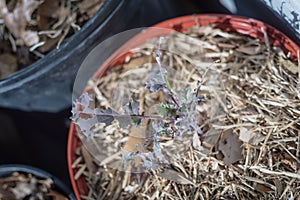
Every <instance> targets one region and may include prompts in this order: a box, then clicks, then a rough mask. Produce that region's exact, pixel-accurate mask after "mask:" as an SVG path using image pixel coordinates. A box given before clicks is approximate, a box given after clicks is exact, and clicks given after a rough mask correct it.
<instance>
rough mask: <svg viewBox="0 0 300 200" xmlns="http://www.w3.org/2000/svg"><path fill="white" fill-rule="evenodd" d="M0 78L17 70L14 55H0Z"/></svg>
mask: <svg viewBox="0 0 300 200" xmlns="http://www.w3.org/2000/svg"><path fill="white" fill-rule="evenodd" d="M0 66H1V67H0V79H2V78H5V77H7V76H8V75H9V74H11V73H13V72H15V71H16V70H17V58H16V56H14V55H12V54H9V53H4V54H1V55H0Z"/></svg>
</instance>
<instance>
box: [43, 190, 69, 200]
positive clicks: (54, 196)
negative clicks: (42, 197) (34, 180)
mask: <svg viewBox="0 0 300 200" xmlns="http://www.w3.org/2000/svg"><path fill="white" fill-rule="evenodd" d="M47 196H48V197H51V199H55V200H67V199H68V198H66V197H65V196H63V195H61V194H59V193H58V192H55V191H54V190H50V191H49V193H48V194H47Z"/></svg>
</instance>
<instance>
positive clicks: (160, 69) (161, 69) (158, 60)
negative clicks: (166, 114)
mask: <svg viewBox="0 0 300 200" xmlns="http://www.w3.org/2000/svg"><path fill="white" fill-rule="evenodd" d="M161 40H162V37H160V38H159V43H158V48H157V51H156V54H157V56H156V57H155V59H156V62H157V64H158V67H159V71H160V75H161V78H162V80H163V81H164V85H165V87H164V88H165V89H166V90H167V93H168V95H169V96H170V97H171V99H172V101H173V102H174V104H175V105H176V107H177V109H179V108H180V106H179V104H178V102H177V101H176V99H175V97H174V94H173V92H172V88H171V85H170V83H169V81H168V79H167V76H166V73H164V72H163V67H162V64H161V51H160V44H161Z"/></svg>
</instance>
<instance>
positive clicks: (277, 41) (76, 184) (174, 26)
mask: <svg viewBox="0 0 300 200" xmlns="http://www.w3.org/2000/svg"><path fill="white" fill-rule="evenodd" d="M207 24H217V26H216V27H217V28H220V29H222V30H225V31H228V32H238V33H241V34H244V35H248V36H251V37H254V38H259V39H260V40H261V41H263V42H264V41H265V36H264V31H265V33H267V35H268V39H269V43H270V45H271V46H279V47H281V49H282V50H283V51H284V53H285V54H289V55H290V59H291V60H292V61H294V62H296V61H297V60H298V57H297V51H299V47H298V46H297V45H296V44H295V43H294V42H293V41H292V40H291V39H289V38H288V37H287V36H286V35H284V34H283V33H281V32H280V31H278V30H277V29H275V28H273V27H272V26H270V25H267V24H265V23H263V22H261V21H258V20H256V19H252V18H245V17H240V16H232V15H223V14H198V15H188V16H183V17H177V18H173V19H169V20H166V21H163V22H161V23H159V24H156V25H154V26H153V27H155V28H163V29H157V31H153V30H151V29H150V31H149V29H146V30H145V31H142V32H141V33H139V34H138V35H136V36H134V37H133V38H132V39H130V40H129V41H128V42H126V43H125V44H124V45H123V46H122V47H120V48H119V49H118V50H117V51H115V52H114V53H113V54H112V55H111V56H110V57H109V58H108V59H107V60H106V61H105V62H104V63H103V64H102V65H101V66H100V67H99V69H98V71H97V72H96V73H95V74H94V76H93V78H99V77H101V76H102V75H103V73H104V72H106V71H107V69H109V68H110V67H112V66H114V65H115V64H122V63H124V61H125V58H126V57H127V56H130V55H132V53H130V52H127V51H126V50H128V46H130V47H135V46H138V45H140V44H142V43H144V42H145V41H146V40H147V39H149V38H153V37H157V36H160V35H166V34H169V33H170V32H172V31H173V30H175V31H179V32H182V31H185V30H187V29H188V28H189V27H191V26H194V25H200V26H201V25H207ZM132 44H133V45H132ZM124 52H125V53H124ZM120 55H122V56H120ZM117 56H118V57H117ZM116 58H117V59H116ZM75 132H76V130H75V126H74V123H73V122H71V125H70V129H69V136H68V147H67V148H68V149H67V158H68V169H69V175H70V179H71V183H72V187H73V190H74V193H75V196H76V198H77V199H80V194H87V192H88V187H87V185H86V183H85V179H84V177H83V176H81V177H80V178H79V179H78V180H75V179H74V175H75V173H76V171H77V170H76V169H73V168H72V163H73V162H74V161H75V159H76V154H75V152H76V148H77V146H78V143H79V139H78V138H77V137H74V136H75Z"/></svg>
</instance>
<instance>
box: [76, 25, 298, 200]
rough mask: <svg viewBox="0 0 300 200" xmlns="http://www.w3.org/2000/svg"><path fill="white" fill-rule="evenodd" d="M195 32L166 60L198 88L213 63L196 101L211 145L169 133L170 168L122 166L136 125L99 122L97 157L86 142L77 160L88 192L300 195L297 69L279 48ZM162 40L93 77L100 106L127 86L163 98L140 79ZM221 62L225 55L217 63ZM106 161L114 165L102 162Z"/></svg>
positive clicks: (119, 195)
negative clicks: (200, 97) (122, 150)
mask: <svg viewBox="0 0 300 200" xmlns="http://www.w3.org/2000/svg"><path fill="white" fill-rule="evenodd" d="M186 34H187V35H189V36H190V37H188V38H187V37H184V36H183V35H182V34H175V35H172V36H166V37H165V38H164V40H163V43H162V49H165V51H163V56H162V58H163V64H164V66H167V68H168V72H169V70H171V71H172V74H174V76H172V77H171V78H170V83H171V85H172V87H174V88H180V87H187V86H189V87H192V86H194V85H196V84H197V81H198V80H201V74H203V73H204V71H205V69H206V68H207V66H210V69H209V73H208V74H207V76H206V78H205V80H204V83H203V87H201V93H202V94H203V95H205V97H206V101H205V102H203V104H201V105H199V106H198V107H197V110H198V112H199V114H200V115H201V116H202V118H201V120H200V122H199V126H201V127H202V129H203V132H204V137H205V139H204V142H203V144H201V142H200V141H199V140H197V139H198V138H197V135H194V136H193V140H194V141H189V140H187V141H186V144H185V145H182V143H183V142H182V141H181V142H178V143H176V142H174V141H173V140H172V139H170V138H163V140H162V141H161V144H162V146H163V147H164V148H167V151H166V154H168V153H169V155H168V156H169V157H168V158H170V160H171V167H170V168H166V169H158V170H155V171H154V170H153V171H147V172H144V173H130V171H126V172H123V171H119V170H118V169H116V168H114V169H112V168H110V167H111V166H118V165H120V163H121V162H122V161H121V158H120V157H121V156H120V155H119V154H117V153H116V152H118V148H119V147H120V146H121V145H124V144H127V143H126V142H128V141H129V140H130V138H128V133H129V132H130V130H121V129H119V128H118V126H117V125H111V126H110V127H106V128H103V127H101V126H98V127H97V126H95V129H94V130H93V131H94V132H95V133H101V134H97V135H96V136H95V137H93V138H89V141H88V142H87V141H85V145H90V146H88V149H89V150H90V153H92V155H93V156H90V155H89V154H87V152H86V151H85V150H84V151H83V150H82V147H81V146H80V147H78V148H79V151H78V159H77V162H76V163H74V165H73V167H74V168H76V169H77V174H76V178H78V177H79V176H81V175H83V176H84V177H85V179H86V183H87V185H88V187H89V190H90V191H89V193H88V196H82V199H300V162H299V160H300V157H299V152H300V120H299V119H300V95H299V92H300V91H299V89H300V88H299V87H298V85H297V84H298V83H299V82H300V80H299V78H298V75H299V71H298V70H297V69H299V68H298V66H297V65H296V64H294V63H292V62H291V61H289V60H288V59H287V57H286V55H285V54H284V53H283V51H282V50H281V49H280V48H279V47H271V48H270V49H269V44H266V43H262V42H260V41H259V40H257V39H253V38H250V37H248V36H244V35H241V34H236V33H227V32H223V31H222V30H220V29H216V28H214V27H213V26H212V25H210V26H203V27H199V26H194V27H191V28H190V29H189V30H188V31H186ZM157 42H158V40H157V39H152V40H150V41H149V42H147V43H146V44H144V45H142V46H140V47H138V48H136V49H134V50H132V52H133V53H134V55H133V57H131V58H128V59H127V63H125V64H123V65H119V66H116V67H115V68H113V69H111V70H110V71H109V73H108V74H107V76H105V77H103V78H101V79H98V80H90V81H89V85H88V88H87V89H90V90H92V91H94V93H95V94H96V98H97V99H98V100H99V101H98V102H97V103H96V106H107V105H110V106H113V105H117V104H118V102H121V101H122V99H121V98H120V97H124V96H126V95H128V94H127V93H130V94H132V93H133V94H135V98H136V99H137V100H139V101H140V102H142V108H141V109H144V110H146V108H149V107H151V105H153V104H155V103H156V102H158V99H159V98H161V96H160V95H157V94H153V93H149V92H147V90H146V89H145V87H144V82H141V80H145V78H146V76H147V74H148V73H149V72H150V71H151V70H152V68H155V61H154V60H153V59H154V58H153V57H152V56H151V55H152V53H153V52H154V51H155V48H156V45H157ZM170 52H173V53H170ZM217 59H220V60H221V62H220V63H214V60H217ZM141 61H143V62H141ZM132 63H138V65H136V66H133V65H132ZM211 63H213V64H211ZM175 77H176V78H175ZM128 88H134V89H131V90H129V89H128ZM116 94H118V95H116ZM110 99H113V101H109V100H110ZM195 139H196V140H195ZM101 160H102V161H103V160H105V161H106V162H104V163H103V162H102V165H100V161H101ZM86 162H87V163H86ZM91 164H92V165H91ZM78 173H80V174H78Z"/></svg>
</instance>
